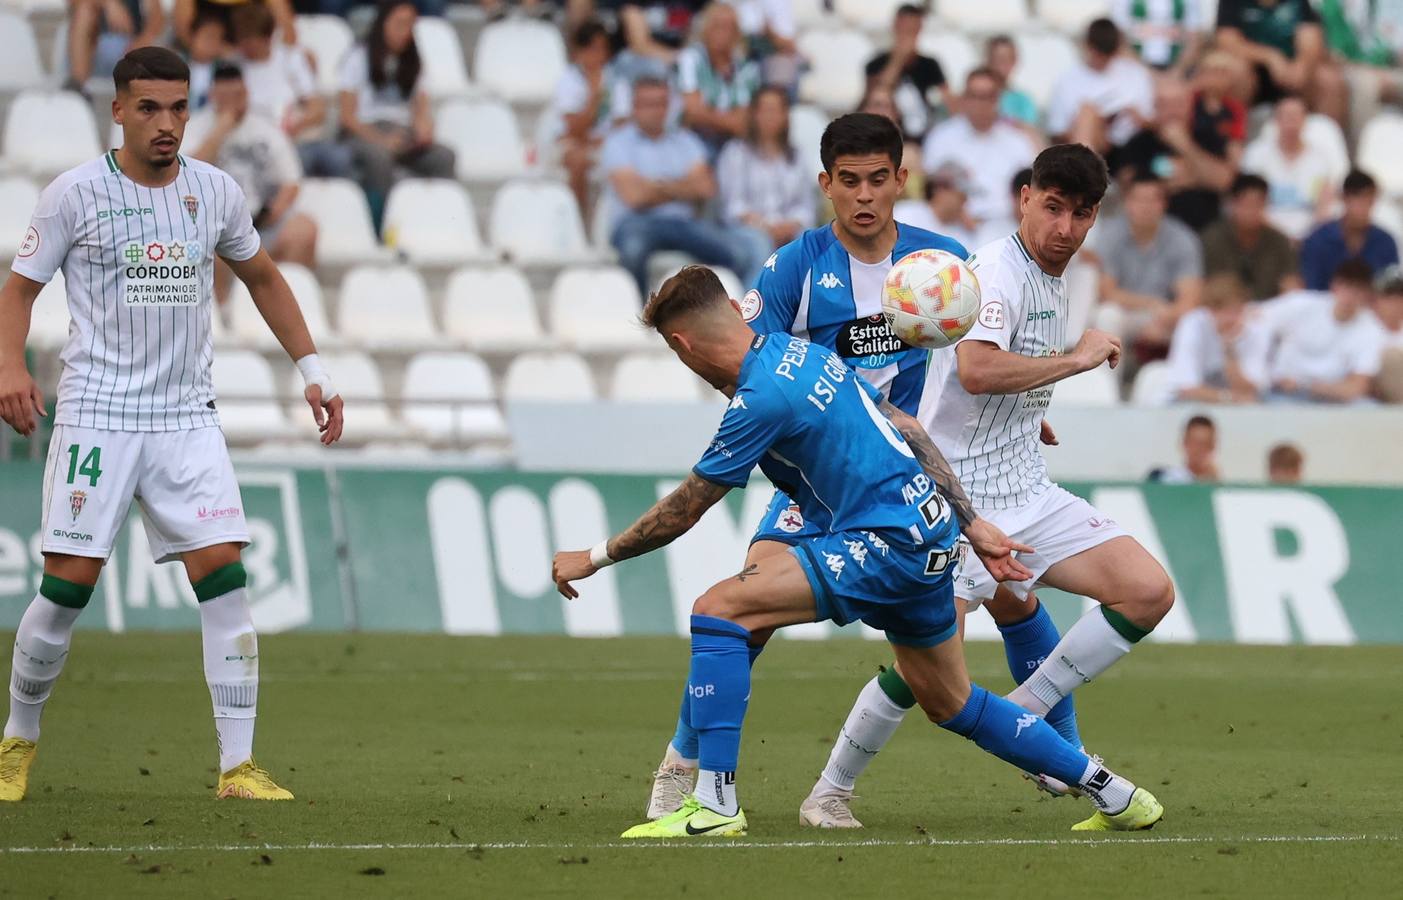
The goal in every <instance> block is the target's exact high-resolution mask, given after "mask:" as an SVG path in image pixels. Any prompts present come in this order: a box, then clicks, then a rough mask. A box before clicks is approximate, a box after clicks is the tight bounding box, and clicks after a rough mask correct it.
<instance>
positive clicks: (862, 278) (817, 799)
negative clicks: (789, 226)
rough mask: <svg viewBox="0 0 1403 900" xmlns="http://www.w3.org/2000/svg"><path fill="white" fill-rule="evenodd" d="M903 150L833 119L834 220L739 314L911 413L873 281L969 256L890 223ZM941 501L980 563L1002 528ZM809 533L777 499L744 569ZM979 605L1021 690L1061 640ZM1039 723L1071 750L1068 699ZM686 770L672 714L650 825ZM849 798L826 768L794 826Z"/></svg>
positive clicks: (878, 128)
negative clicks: (934, 259)
mask: <svg viewBox="0 0 1403 900" xmlns="http://www.w3.org/2000/svg"><path fill="white" fill-rule="evenodd" d="M902 148H903V142H902V137H901V133H900V132H899V131H898V130H897V128H896V127H895V126H894V125H893V124H892V123H891V121H890V120H889V119H886V118H885V117H883V116H877V115H871V114H867V113H854V114H851V115H846V116H840V117H839V118H837V119H835V120H834V121H833V122H831V123H830V124H829V125H828V127H827V128H826V129H825V130H824V133H823V137H822V139H821V141H820V151H819V152H820V157H821V160H822V163H823V171H822V172H820V173H819V175H818V183H819V186H820V187H821V188H822V189H823V192H824V194H825V195H827V197H828V198H829V199H830V200H831V201H832V203H833V211H834V219H833V221H832V222H830V223H828V224H826V225H822V226H819V227H818V228H814V229H811V230H809V231H806V232H804V233H803V234H802V235H800V236H799V237H798V238H797V239H795V240H794V241H791V242H790V243H788V244H786V245H785V246H783V247H781V248H780V249H779V251H778V252H776V253H775V254H774V255H773V256H771V257H770V259H769V260H768V261H767V262H766V263H765V266H764V268H763V269H762V270H761V272H760V275H759V277H758V278H757V279H756V282H755V286H754V287H753V288H752V289H751V290H750V291H749V292H748V293H746V295H745V297H744V298H742V300H741V303H740V307H741V313H742V315H743V317H744V318H745V320H746V321H747V322H749V323H750V326H751V328H753V329H754V330H755V331H756V332H757V333H760V334H768V333H771V332H789V333H791V334H795V335H798V336H800V337H803V338H807V339H808V340H811V341H813V342H814V343H816V344H819V345H821V346H823V347H825V348H829V349H832V350H836V351H837V352H838V354H839V355H840V356H841V357H842V358H843V361H844V362H845V363H846V364H847V365H848V366H849V367H851V368H853V369H856V370H857V371H858V372H859V373H860V374H861V375H862V377H863V379H864V380H866V381H867V382H868V383H869V384H871V385H872V386H873V387H875V388H877V390H879V391H881V392H882V393H883V394H884V395H885V396H886V398H887V399H888V400H889V401H891V403H892V405H893V406H895V407H896V408H898V409H900V410H901V411H902V412H905V413H909V414H911V415H913V416H914V415H916V413H917V410H918V408H919V407H920V405H921V398H922V391H923V388H924V386H925V385H926V384H927V383H928V380H927V378H926V368H927V366H926V364H927V361H928V360H929V358H930V352H929V351H926V350H917V349H913V348H911V347H908V346H906V345H905V344H903V343H902V342H901V341H899V340H898V339H897V337H896V335H895V334H893V333H892V331H891V329H890V328H889V327H888V325H887V323H886V320H885V319H884V318H883V317H882V314H881V313H882V283H883V281H884V280H885V279H886V275H887V272H888V271H889V270H890V269H891V266H892V263H893V262H895V261H896V260H899V259H901V258H902V257H903V256H905V255H907V254H908V253H911V252H913V251H915V250H926V249H935V250H945V251H948V252H950V253H954V254H955V255H957V256H959V257H960V258H962V259H964V258H966V257H967V256H968V253H967V252H966V250H965V248H964V247H963V246H961V245H960V244H959V242H957V241H954V240H951V239H950V238H947V237H943V236H941V235H938V234H934V233H932V232H929V231H925V230H923V229H920V228H913V227H912V226H910V225H904V224H902V223H899V222H897V221H896V220H895V218H894V217H893V209H894V207H895V205H896V201H897V199H898V198H899V197H900V196H901V194H902V191H903V190H904V189H905V185H906V170H905V169H904V168H902V166H901V154H902ZM938 352H941V353H944V352H947V351H938ZM1048 433H1049V434H1050V430H1049V432H1048ZM955 489H958V486H957V485H956V488H955ZM947 499H948V500H950V502H951V506H952V507H953V508H954V510H955V514H956V516H957V518H958V519H959V523H960V527H961V528H962V529H963V531H964V533H965V537H966V539H967V540H969V541H970V542H971V544H972V545H973V547H974V550H975V552H976V553H977V554H979V555H980V557H981V559H984V558H985V556H984V552H985V548H986V546H988V547H990V548H995V549H996V548H997V546H998V539H999V538H1001V537H1002V536H1003V534H1002V532H997V531H995V532H991V531H990V530H989V526H988V525H987V523H983V522H982V521H981V520H980V518H979V516H978V514H977V513H976V512H975V509H974V507H973V505H972V504H969V503H968V502H965V501H964V497H963V494H961V495H960V496H959V497H947ZM807 534H808V530H807V529H806V527H805V522H804V517H803V515H802V514H801V513H800V511H799V508H798V506H797V504H795V503H794V502H793V501H792V500H791V499H790V498H789V497H788V496H786V495H785V494H784V492H782V491H781V492H777V493H776V494H775V497H774V499H773V500H772V501H771V503H770V506H769V508H768V509H766V511H765V514H764V516H763V517H762V518H761V520H760V527H759V529H758V530H757V531H756V533H755V536H754V537H753V538H752V539H751V545H750V550H749V552H748V553H747V555H746V564H747V565H749V564H751V563H754V562H757V561H759V560H760V559H762V558H764V557H765V556H767V555H770V554H775V553H783V552H785V551H786V550H787V548H788V547H789V545H791V544H793V543H796V542H798V541H800V540H802V539H803V538H804V537H805V536H806V535H807ZM993 565H998V563H993ZM996 579H997V576H996ZM984 605H985V608H986V609H988V610H989V612H990V614H991V615H992V616H993V618H994V621H995V622H996V623H998V625H999V630H1000V632H1001V633H1002V635H1003V637H1004V644H1005V649H1006V651H1007V652H1006V655H1007V658H1008V665H1009V671H1010V672H1011V673H1012V674H1013V677H1014V680H1015V682H1018V683H1021V682H1022V681H1023V679H1025V678H1027V677H1028V674H1029V673H1030V672H1032V671H1033V670H1035V669H1036V668H1037V667H1038V664H1039V663H1041V662H1042V661H1043V659H1044V658H1045V657H1046V656H1047V655H1048V654H1049V653H1050V652H1051V651H1052V648H1053V647H1055V646H1056V645H1057V642H1058V640H1059V639H1060V637H1061V635H1060V634H1059V633H1058V631H1057V627H1056V625H1054V624H1053V622H1052V618H1051V617H1050V616H1049V615H1048V614H1047V611H1046V610H1044V609H1043V608H1042V607H1041V606H1040V605H1039V603H1038V600H1037V597H1036V596H1035V595H1032V594H1031V593H1029V594H1028V595H1027V599H1026V601H1025V600H1024V599H1023V598H1022V597H1018V596H1014V595H1013V594H1011V593H1009V592H1008V591H1007V590H1003V591H1000V592H999V593H998V594H996V596H995V597H994V598H993V599H991V600H989V601H988V602H986V603H985V604H984ZM767 638H768V634H765V633H761V634H757V635H756V636H755V643H754V645H753V647H752V648H751V653H752V656H753V655H757V654H759V652H760V651H761V649H762V648H763V647H764V643H765V640H766V639H767ZM888 678H889V680H890V676H888ZM876 689H877V688H875V687H873V688H871V689H870V690H876ZM685 703H686V698H685V697H683V704H684V705H685ZM1048 721H1049V722H1051V723H1052V725H1053V727H1055V728H1057V729H1058V732H1059V733H1061V734H1062V735H1063V736H1064V737H1066V738H1067V739H1068V740H1071V741H1072V742H1073V743H1075V744H1076V745H1077V746H1080V745H1081V739H1080V737H1079V736H1078V735H1077V727H1076V712H1075V710H1074V707H1073V705H1072V702H1071V700H1070V698H1069V699H1068V700H1066V701H1064V702H1062V703H1059V704H1058V705H1057V706H1056V707H1055V708H1054V709H1053V710H1052V711H1051V712H1050V713H1049V715H1048ZM847 737H848V739H849V740H850V741H852V742H855V743H856V744H858V745H862V742H863V740H865V739H864V738H863V737H862V736H861V735H858V734H849V735H847ZM872 752H873V753H875V752H876V751H875V749H874V750H873V751H872ZM839 762H841V761H839ZM696 771H697V736H696V733H695V732H694V731H692V730H691V729H690V728H688V726H687V723H686V721H685V717H683V716H680V715H679V717H678V721H677V727H676V729H675V730H674V733H673V736H672V739H671V740H670V741H669V742H668V744H667V748H666V749H665V750H664V754H663V759H662V762H661V763H660V764H659V765H658V768H657V770H656V771H655V772H654V775H653V783H652V786H651V790H650V794H649V798H648V812H647V815H648V817H649V818H652V819H656V818H660V817H662V816H665V815H667V814H668V813H671V812H672V811H674V810H676V809H677V808H678V807H679V806H680V805H681V803H682V798H683V797H684V796H685V795H686V794H687V793H689V792H690V791H691V790H692V785H693V782H694V779H695V777H696ZM851 796H852V782H851V780H850V779H849V778H848V777H847V773H846V772H839V771H838V770H837V768H836V767H835V764H834V762H833V761H830V765H829V766H828V767H826V768H825V770H824V775H823V777H822V778H820V779H819V781H818V782H817V783H816V784H815V787H814V789H813V791H812V792H811V793H810V795H809V796H808V797H807V798H805V800H804V802H803V804H802V805H801V807H800V810H799V815H800V819H801V821H803V822H804V823H805V824H808V825H814V826H820V827H837V828H855V827H860V826H861V823H860V822H858V821H857V819H856V818H854V817H853V815H852V812H851V810H850V809H849V808H848V801H849V800H850V799H851Z"/></svg>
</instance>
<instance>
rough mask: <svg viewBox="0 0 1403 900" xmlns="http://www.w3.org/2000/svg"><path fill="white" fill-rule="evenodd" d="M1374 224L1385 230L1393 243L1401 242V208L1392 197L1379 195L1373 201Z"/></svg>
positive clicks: (1402, 216)
mask: <svg viewBox="0 0 1403 900" xmlns="http://www.w3.org/2000/svg"><path fill="white" fill-rule="evenodd" d="M1373 220H1374V224H1375V225H1377V226H1379V227H1380V228H1382V229H1383V230H1384V231H1387V232H1388V233H1389V235H1391V236H1392V237H1393V242H1394V243H1400V242H1403V209H1400V208H1399V203H1398V201H1397V200H1395V199H1394V198H1392V197H1387V196H1385V197H1380V198H1379V199H1378V200H1376V201H1375V202H1374V215H1373Z"/></svg>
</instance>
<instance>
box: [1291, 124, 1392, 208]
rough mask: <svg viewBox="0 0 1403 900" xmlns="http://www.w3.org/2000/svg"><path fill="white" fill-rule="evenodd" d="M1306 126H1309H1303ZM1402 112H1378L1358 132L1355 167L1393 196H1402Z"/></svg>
mask: <svg viewBox="0 0 1403 900" xmlns="http://www.w3.org/2000/svg"><path fill="white" fill-rule="evenodd" d="M1307 127H1309V126H1307ZM1400 147H1403V115H1400V114H1398V113H1382V114H1380V115H1377V116H1375V117H1374V118H1372V119H1370V120H1369V121H1368V122H1366V123H1365V125H1364V130H1363V131H1362V132H1360V135H1359V168H1361V169H1363V170H1364V171H1365V172H1368V173H1369V174H1370V175H1372V176H1374V178H1376V179H1377V180H1378V182H1379V189H1380V190H1382V191H1383V192H1384V193H1385V194H1390V195H1392V196H1395V197H1399V196H1403V166H1400V165H1399V156H1398V151H1399V148H1400Z"/></svg>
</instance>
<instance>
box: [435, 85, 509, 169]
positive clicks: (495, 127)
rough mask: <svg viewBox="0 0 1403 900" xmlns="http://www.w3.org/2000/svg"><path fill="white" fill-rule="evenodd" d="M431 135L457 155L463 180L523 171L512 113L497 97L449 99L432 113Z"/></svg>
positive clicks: (458, 166)
mask: <svg viewBox="0 0 1403 900" xmlns="http://www.w3.org/2000/svg"><path fill="white" fill-rule="evenodd" d="M434 136H435V137H436V138H438V140H439V142H440V143H442V144H444V145H445V146H448V147H451V148H453V152H454V153H455V154H457V159H458V162H457V173H458V177H459V178H461V179H463V180H464V181H503V180H506V179H508V178H514V177H516V176H517V175H521V174H522V173H523V172H525V171H526V147H525V145H524V144H522V141H521V130H520V129H519V128H517V124H516V116H515V115H513V114H512V111H511V107H510V106H507V105H506V104H505V103H502V102H501V101H499V100H449V101H447V102H445V103H443V104H441V105H440V106H439V108H438V111H437V112H436V113H435V114H434Z"/></svg>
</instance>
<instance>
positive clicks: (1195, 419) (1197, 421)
mask: <svg viewBox="0 0 1403 900" xmlns="http://www.w3.org/2000/svg"><path fill="white" fill-rule="evenodd" d="M1195 428H1207V429H1208V430H1209V431H1217V430H1218V426H1217V425H1216V424H1214V422H1213V420H1212V419H1210V418H1208V417H1207V416H1205V415H1197V416H1189V420H1188V421H1187V422H1185V423H1184V434H1188V433H1189V432H1190V431H1192V430H1193V429H1195Z"/></svg>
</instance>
